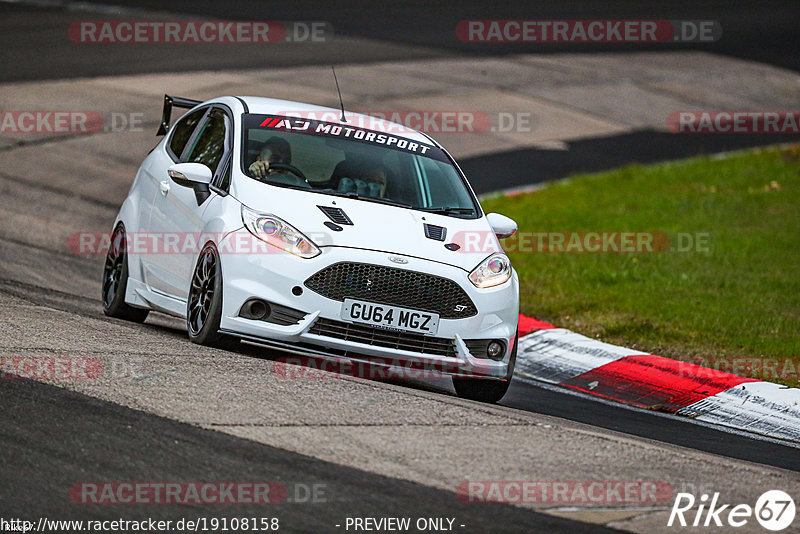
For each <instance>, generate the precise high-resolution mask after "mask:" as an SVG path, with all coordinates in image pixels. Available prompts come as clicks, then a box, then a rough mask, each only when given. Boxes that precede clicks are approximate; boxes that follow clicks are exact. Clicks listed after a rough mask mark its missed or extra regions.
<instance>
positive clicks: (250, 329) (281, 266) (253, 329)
mask: <svg viewBox="0 0 800 534" xmlns="http://www.w3.org/2000/svg"><path fill="white" fill-rule="evenodd" d="M239 239H241V237H239ZM251 239H253V240H255V238H254V237H252V238H251ZM234 250H235V248H234ZM248 250H255V247H254V248H252V249H248ZM220 256H221V264H222V276H223V308H222V319H221V321H220V331H222V332H224V333H227V334H230V335H234V336H239V337H242V338H243V339H247V340H250V341H255V342H260V343H264V344H267V345H270V346H273V347H275V348H280V349H282V350H289V351H291V352H295V353H302V354H307V355H313V356H322V357H337V358H341V357H347V358H351V359H358V358H365V359H375V358H377V359H381V360H390V361H391V360H402V361H407V362H411V363H416V364H421V365H424V366H434V367H435V368H437V369H441V370H445V373H446V374H453V375H462V374H463V375H464V376H476V377H485V378H497V379H504V378H506V377H507V376H508V374H509V373H508V371H509V369H508V367H509V361H510V359H511V353H512V350H513V344H514V340H515V336H516V333H517V321H518V317H519V289H518V288H519V282H518V278H517V275H516V273H514V274H513V276H512V277H511V279H510V280H509V281H508V282H506V283H505V284H502V285H500V286H497V287H493V288H488V289H478V288H475V287H474V286H473V285H472V284H471V283H470V282H469V279H468V278H467V275H468V274H469V273H467V272H465V271H464V270H462V269H459V268H457V267H453V266H450V265H445V264H442V263H439V262H436V261H431V260H426V259H421V258H414V257H408V256H402V257H403V258H405V259H406V260H408V263H407V264H405V265H402V266H398V265H397V264H395V263H392V262H390V261H389V256H393V257H396V256H398V255H397V254H388V253H386V252H376V251H370V250H363V249H353V248H344V247H323V248H322V254H320V255H319V256H317V257H316V258H312V259H301V258H298V257H296V256H293V255H292V254H289V253H286V252H283V251H279V250H277V249H275V251H274V252H273V251H269V252H264V253H256V254H252V253H251V254H236V253H228V254H226V253H225V247H220ZM339 262H358V263H368V264H375V265H382V266H386V267H391V268H403V269H407V270H409V271H417V272H423V273H428V274H432V275H436V276H440V277H444V278H448V279H450V280H453V281H454V282H455V283H457V284H458V285H459V286H460V287H461V288H462V289H463V290H464V291H465V292H466V293H467V295H469V297H470V298H471V299H472V301H473V303H474V304H475V306H476V308H477V310H478V313H477V314H476V315H473V316H471V317H467V318H463V319H440V321H439V328H438V332H437V334H436V336H435V337H436V338H439V339H442V340H447V341H448V342H450V343H452V346H453V350H452V351H451V352H450V354H449V355H447V356H444V355H440V354H430V353H427V352H424V351H423V352H417V351H412V350H402V349H398V348H394V347H384V346H378V345H374V344H369V343H367V342H356V341H353V340H345V339H341V338H338V337H331V336H329V335H319V334H316V333H312V332H311V330H312V327H313V326H314V324H315V323H316V322H317V321H318V320H319V319H329V320H332V321H340V322H345V321H344V320H343V319H342V318H341V308H342V302H341V301H338V300H334V299H330V298H326V297H324V296H322V295H320V294H318V293H316V292H314V291H312V290H311V289H308V288H307V287H305V286H304V285H303V282H304V281H305V280H307V279H308V278H309V277H311V276H312V275H313V274H315V273H317V272H318V271H320V270H321V269H324V268H325V267H328V266H330V265H333V264H335V263H339ZM297 288H301V289H302V292H300V291H298V289H297ZM293 289H294V292H293ZM297 293H300V294H297ZM252 298H259V299H263V300H265V301H268V302H269V303H272V304H278V305H280V306H286V307H289V308H293V309H296V310H301V311H302V312H304V313H305V316H304V317H303V318H302V319H300V320H299V322H298V323H297V324H291V325H288V326H280V325H277V324H273V323H269V322H265V321H262V320H256V319H246V318H243V317H240V316H239V313H240V310H241V308H242V305H243V304H244V303H245V302H246V301H247V300H249V299H252ZM470 339H502V340H504V341H505V344H506V353H505V355H504V356H503V358H502V359H499V360H490V359H487V358H479V357H476V356H475V355H473V354H471V353H470V351H469V349H468V347H467V344H466V343H465V340H470Z"/></svg>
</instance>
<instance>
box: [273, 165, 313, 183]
mask: <svg viewBox="0 0 800 534" xmlns="http://www.w3.org/2000/svg"><path fill="white" fill-rule="evenodd" d="M269 168H270V169H275V170H276V171H288V172H290V173H292V174H294V175H295V176H297V177H298V178H300V179H301V180H303V181H304V182H308V178H306V175H305V174H303V171H301V170H300V169H298V168H297V167H295V166H294V165H289V164H288V163H270V164H269Z"/></svg>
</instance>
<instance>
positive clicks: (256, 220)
mask: <svg viewBox="0 0 800 534" xmlns="http://www.w3.org/2000/svg"><path fill="white" fill-rule="evenodd" d="M242 221H243V222H244V225H245V226H246V227H247V229H248V230H250V233H251V234H253V235H254V236H256V237H257V238H259V239H260V240H262V241H264V242H266V243H268V244H270V245H272V246H273V247H277V248H279V249H281V250H285V251H286V252H290V253H291V254H294V255H295V256H300V257H301V258H306V259H308V258H313V257H315V256H319V254H320V250H319V248H317V245H315V244H314V243H312V242H311V240H310V239H309V238H307V237H306V236H304V235H303V234H302V233H301V232H300V231H299V230H297V229H296V228H295V227H293V226H292V225H291V224H289V223H287V222H286V221H284V220H283V219H281V218H279V217H276V216H274V215H271V214H269V213H259V212H257V211H253V210H251V209H250V208H248V207H246V206H244V205H242Z"/></svg>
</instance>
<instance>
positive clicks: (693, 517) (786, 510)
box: [667, 490, 795, 532]
mask: <svg viewBox="0 0 800 534" xmlns="http://www.w3.org/2000/svg"><path fill="white" fill-rule="evenodd" d="M794 516H795V504H794V500H793V499H792V498H791V497H790V496H789V494H788V493H786V492H784V491H781V490H770V491H767V492H765V493H764V494H762V495H761V496H760V497H759V498H758V500H757V501H756V505H755V506H754V507H753V506H750V505H749V504H737V505H736V506H731V505H730V504H722V503H721V502H720V500H719V493H714V495H713V496H712V497H711V498H710V499H709V496H708V494H703V495H701V496H700V499H696V498H695V496H694V495H692V494H691V493H678V495H677V496H676V497H675V503H674V504H673V505H672V511H671V512H670V514H669V520H668V521H667V526H668V527H671V526H673V525H674V526H679V527H686V526H692V527H733V528H739V527H743V526H745V525H747V524H748V523H749V522H750V521H751V520H752V519H753V518H754V517H755V520H756V521H758V523H759V524H760V525H761V526H762V527H764V528H765V529H767V530H771V531H773V532H777V531H780V530H784V529H785V528H786V527H788V526H789V525H791V524H792V521H794Z"/></svg>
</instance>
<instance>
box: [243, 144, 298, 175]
mask: <svg viewBox="0 0 800 534" xmlns="http://www.w3.org/2000/svg"><path fill="white" fill-rule="evenodd" d="M276 163H282V164H284V165H290V164H291V163H292V148H291V147H290V146H289V142H288V141H287V140H286V139H281V138H280V137H275V136H273V137H270V138H269V139H267V140H266V141H265V142H264V145H263V146H262V147H261V151H260V152H259V153H258V156H256V160H255V161H254V162H253V164H252V165H250V167H249V168H248V170H249V171H250V173H251V174H252V175H253V176H255V177H256V178H258V179H263V178H265V177H266V176H267V175H270V174H286V171H283V170H281V169H272V168H270V165H272V164H276Z"/></svg>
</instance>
